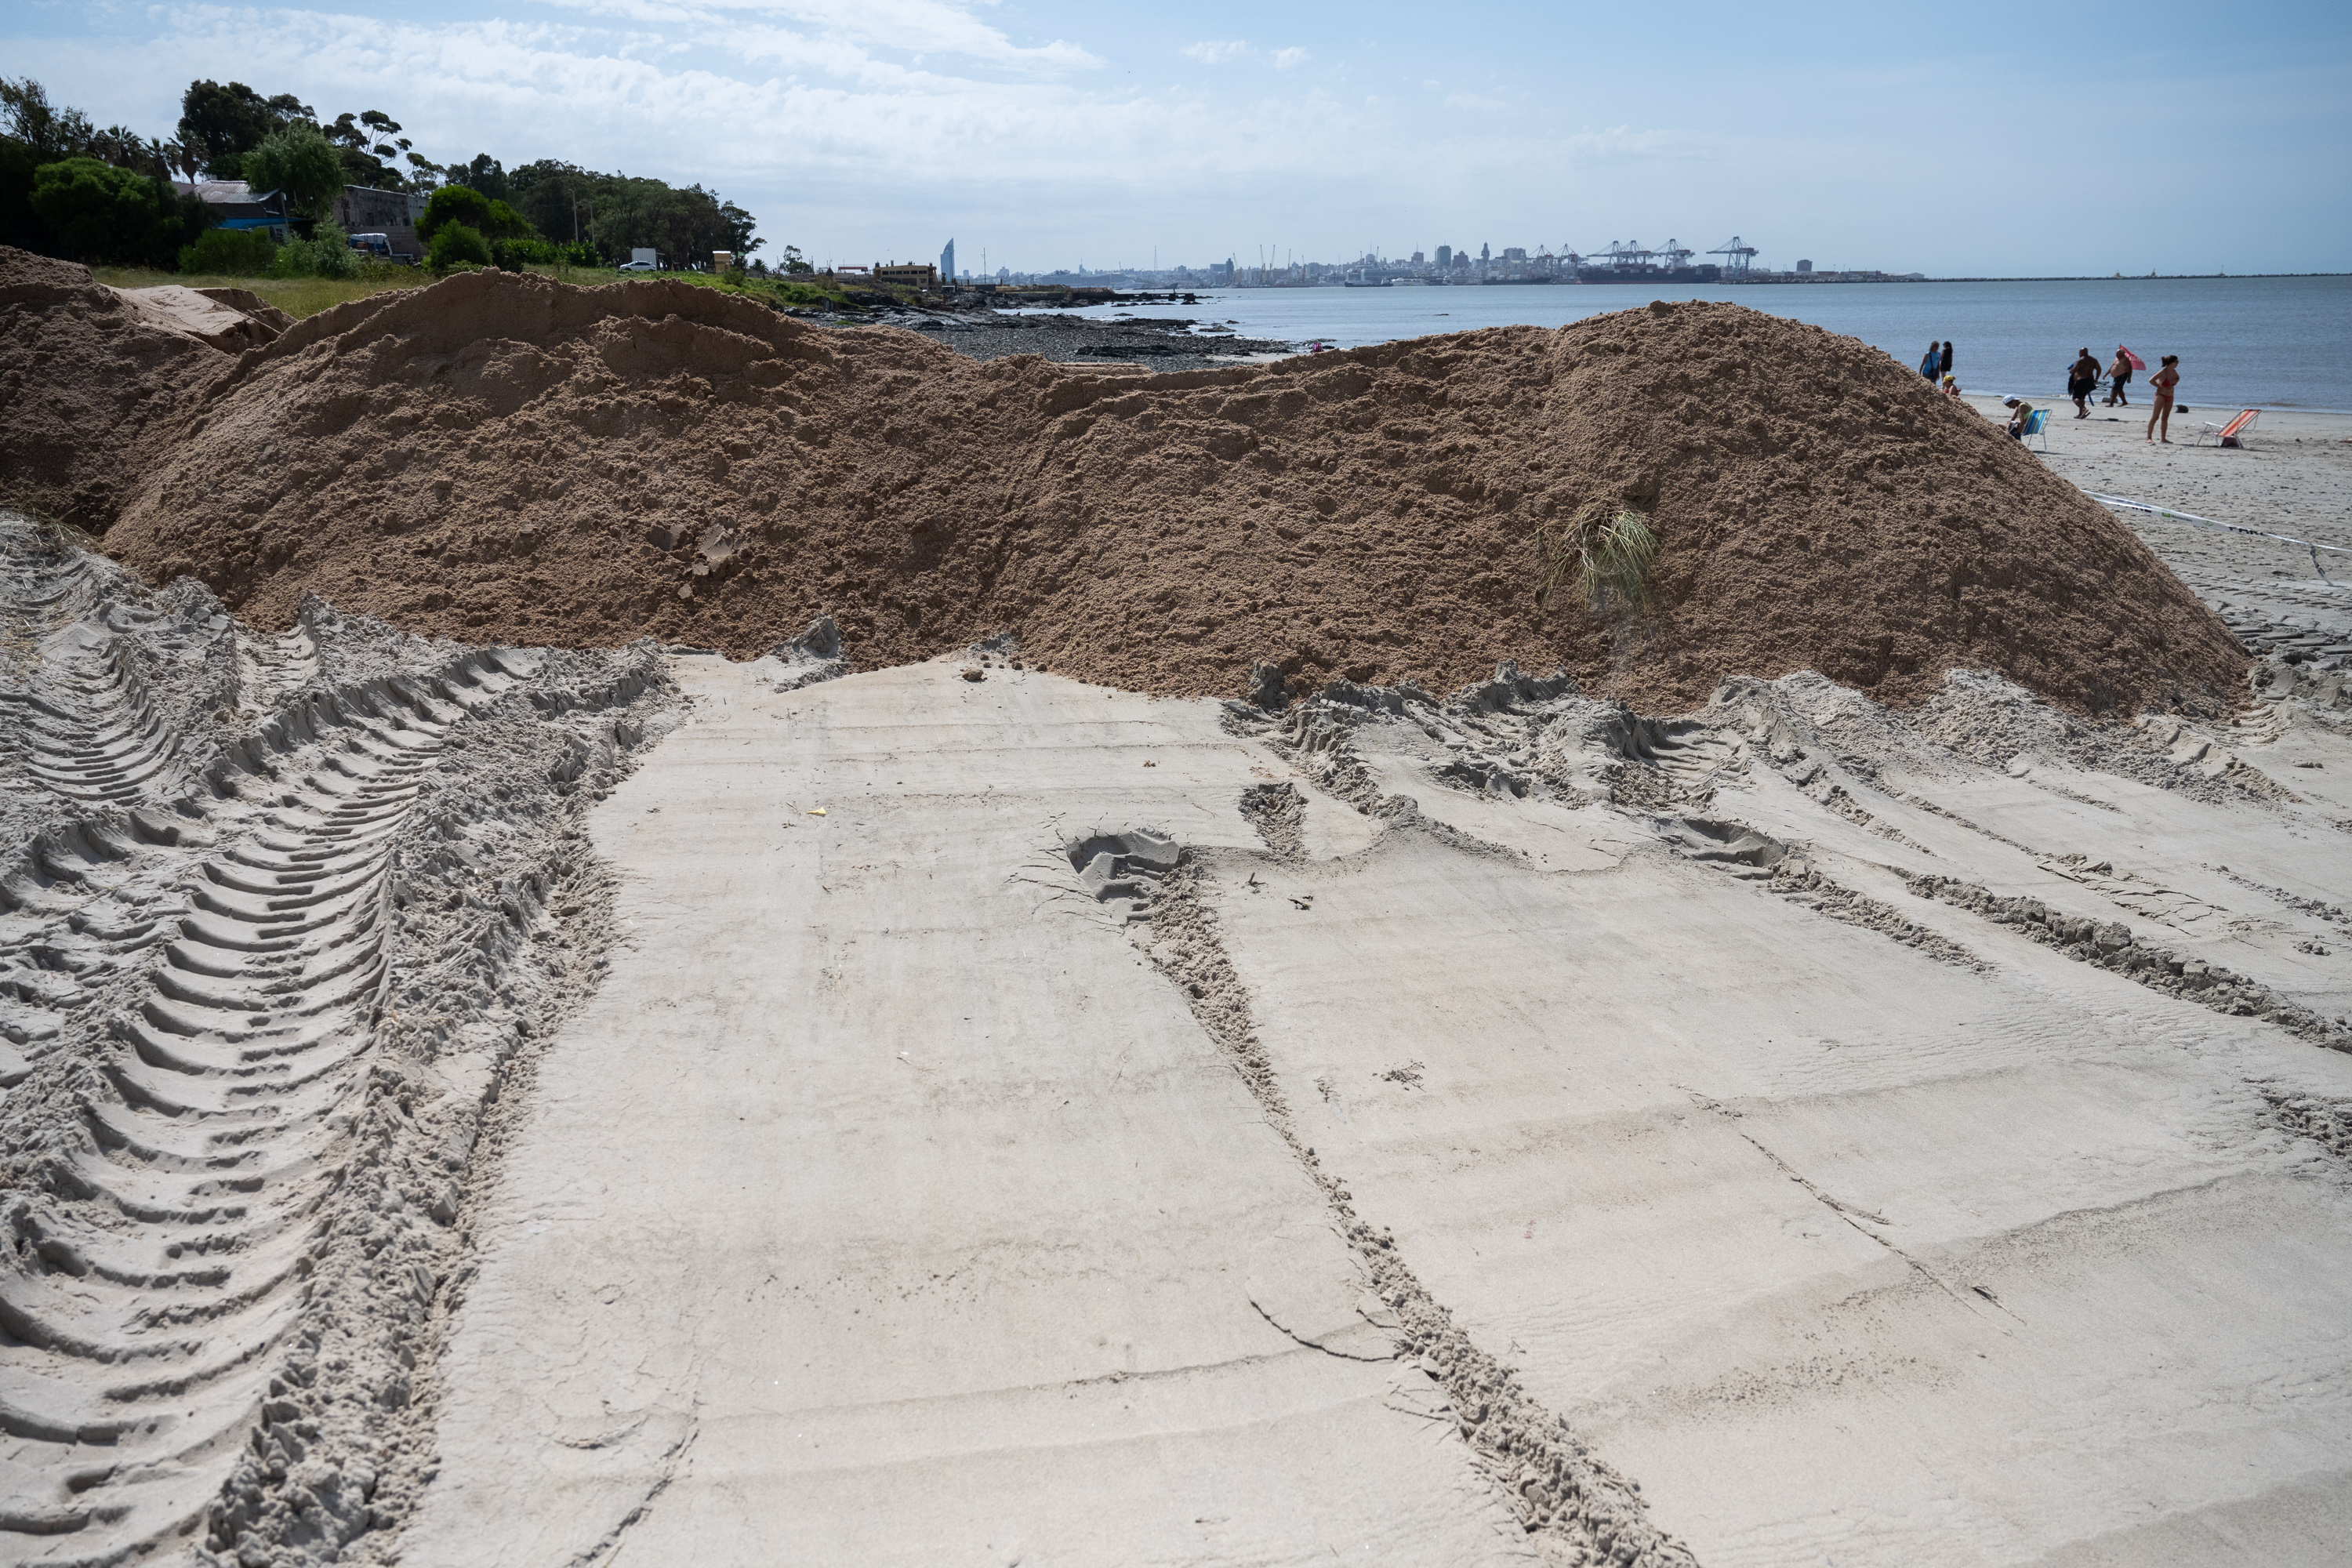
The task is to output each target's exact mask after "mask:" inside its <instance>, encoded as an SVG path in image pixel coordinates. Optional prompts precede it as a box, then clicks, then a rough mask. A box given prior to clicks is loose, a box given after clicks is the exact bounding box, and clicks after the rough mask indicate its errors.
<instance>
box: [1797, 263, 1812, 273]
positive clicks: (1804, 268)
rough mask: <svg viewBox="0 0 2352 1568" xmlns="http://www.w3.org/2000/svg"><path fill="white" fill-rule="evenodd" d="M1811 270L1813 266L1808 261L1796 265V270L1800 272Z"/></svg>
mask: <svg viewBox="0 0 2352 1568" xmlns="http://www.w3.org/2000/svg"><path fill="white" fill-rule="evenodd" d="M1812 269H1813V264H1812V263H1811V262H1810V261H1800V262H1798V263H1797V270H1798V271H1800V272H1811V270H1812Z"/></svg>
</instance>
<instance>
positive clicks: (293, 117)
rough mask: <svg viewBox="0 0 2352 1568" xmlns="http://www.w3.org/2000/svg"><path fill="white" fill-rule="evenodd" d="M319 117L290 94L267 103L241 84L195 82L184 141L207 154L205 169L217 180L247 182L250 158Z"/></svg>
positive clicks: (186, 104) (186, 102)
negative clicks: (292, 129) (263, 146)
mask: <svg viewBox="0 0 2352 1568" xmlns="http://www.w3.org/2000/svg"><path fill="white" fill-rule="evenodd" d="M318 117H319V116H318V111H317V110H313V109H312V108H311V107H310V105H309V104H306V103H304V102H302V101H301V100H299V99H298V98H296V97H295V96H294V95H293V94H292V93H290V92H281V93H279V94H278V95H277V96H276V97H274V98H264V97H262V96H261V95H260V94H259V93H257V92H256V91H254V90H253V89H251V88H249V87H247V86H246V85H245V83H243V82H241V81H233V82H230V83H228V84H227V85H226V87H224V86H223V85H222V84H220V83H219V82H216V81H192V82H190V83H189V84H188V90H187V91H186V92H185V93H183V94H182V95H181V97H180V126H179V132H180V140H181V141H183V142H188V143H189V144H190V145H192V146H196V147H201V148H203V149H204V158H205V168H206V169H207V170H208V171H210V173H211V174H212V176H213V178H215V179H216V180H241V179H243V178H245V174H244V169H245V155H246V154H247V153H250V152H252V151H253V150H254V149H255V148H257V147H258V146H260V145H261V144H262V142H266V141H268V139H269V137H270V136H271V134H272V133H273V132H278V131H280V130H283V129H284V128H285V127H287V126H288V125H290V124H293V123H296V122H297V121H302V122H309V121H315V120H317V119H318Z"/></svg>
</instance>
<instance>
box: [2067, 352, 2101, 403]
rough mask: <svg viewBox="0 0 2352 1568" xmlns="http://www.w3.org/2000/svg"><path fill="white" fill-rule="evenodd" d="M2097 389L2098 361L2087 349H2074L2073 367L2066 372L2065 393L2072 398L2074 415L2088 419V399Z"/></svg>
mask: <svg viewBox="0 0 2352 1568" xmlns="http://www.w3.org/2000/svg"><path fill="white" fill-rule="evenodd" d="M2098 389H2099V362H2098V361H2097V360H2095V359H2093V358H2092V357H2091V351H2090V350H2088V349H2076V350H2075V351H2074V369H2072V370H2070V371H2068V372H2067V373H2066V395H2067V396H2069V397H2071V398H2073V399H2074V417H2075V418H2077V419H2088V418H2089V417H2090V416H2091V405H2090V403H2089V402H2088V399H2089V397H2090V395H2091V394H2093V393H2094V392H2096V391H2097V390H2098Z"/></svg>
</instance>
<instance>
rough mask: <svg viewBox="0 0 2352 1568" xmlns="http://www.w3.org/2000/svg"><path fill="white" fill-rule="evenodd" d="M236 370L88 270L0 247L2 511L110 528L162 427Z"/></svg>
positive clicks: (203, 344) (189, 333)
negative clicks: (27, 509)
mask: <svg viewBox="0 0 2352 1568" xmlns="http://www.w3.org/2000/svg"><path fill="white" fill-rule="evenodd" d="M169 292H171V293H173V294H175V295H185V294H191V293H192V292H193V291H192V290H189V289H171V290H169ZM239 292H242V290H239ZM198 302H199V303H205V301H198ZM255 303H256V304H260V301H259V300H255ZM262 308H263V309H264V310H267V309H268V307H267V306H263V307H262ZM273 313H274V312H273ZM223 314H225V315H226V314H227V312H226V311H224V312H223ZM226 363H227V362H226V359H225V358H224V357H223V356H222V354H221V353H220V351H219V350H218V349H217V348H215V347H214V346H213V345H211V344H209V343H207V342H205V341H203V340H202V339H200V338H199V337H197V336H196V335H195V334H194V332H193V331H189V330H188V329H187V328H186V327H185V326H184V324H182V323H177V322H174V321H172V320H171V319H170V318H169V317H168V316H167V315H166V314H164V313H163V311H161V310H155V309H152V308H151V309H142V308H141V307H140V305H139V304H138V302H136V301H135V300H132V299H131V298H130V297H129V296H127V295H125V294H124V293H123V292H122V291H121V290H120V289H109V288H107V287H106V286H105V285H104V284H102V283H99V282H96V281H94V280H92V279H91V278H90V275H89V269H88V268H81V267H76V266H75V265H73V264H72V263H71V262H68V261H52V260H51V259H49V258H47V257H46V256H35V255H33V254H32V253H31V252H29V251H23V250H16V249H12V248H10V247H7V246H0V504H8V505H16V506H31V507H34V508H37V509H38V510H42V511H45V512H47V513H48V514H49V515H51V516H53V517H57V518H59V519H61V520H63V521H67V522H70V523H73V524H75V525H77V526H78V527H81V528H88V529H102V528H104V527H105V526H106V525H107V524H108V522H110V521H112V519H113V517H114V515H115V513H116V512H117V511H118V510H120V509H121V504H122V500H123V498H124V495H125V494H126V492H127V491H128V489H129V487H130V485H131V482H132V481H133V480H135V479H137V478H138V476H139V475H140V474H141V473H142V472H144V471H145V470H146V469H147V468H148V467H149V466H150V464H151V462H152V456H153V453H152V447H151V446H150V443H151V442H152V441H153V440H154V439H155V438H156V437H158V435H159V429H158V426H163V425H168V424H170V423H171V422H172V421H173V418H174V417H175V416H177V415H178V414H179V413H180V411H181V410H182V409H183V408H184V406H185V405H187V403H188V402H189V400H190V399H191V398H192V397H193V396H194V395H195V392H196V389H197V388H198V387H200V386H202V385H203V384H204V383H205V382H206V381H207V380H209V379H210V378H212V377H214V376H216V375H218V374H220V373H221V371H222V369H223V368H224V367H225V366H226Z"/></svg>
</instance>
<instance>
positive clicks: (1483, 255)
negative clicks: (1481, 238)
mask: <svg viewBox="0 0 2352 1568" xmlns="http://www.w3.org/2000/svg"><path fill="white" fill-rule="evenodd" d="M1478 259H1479V260H1481V261H1492V260H1494V259H1495V258H1494V257H1492V256H1491V255H1489V254H1487V251H1486V245H1485V244H1484V243H1483V242H1482V243H1481V244H1480V245H1479V247H1478Z"/></svg>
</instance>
